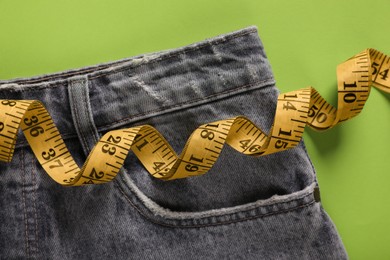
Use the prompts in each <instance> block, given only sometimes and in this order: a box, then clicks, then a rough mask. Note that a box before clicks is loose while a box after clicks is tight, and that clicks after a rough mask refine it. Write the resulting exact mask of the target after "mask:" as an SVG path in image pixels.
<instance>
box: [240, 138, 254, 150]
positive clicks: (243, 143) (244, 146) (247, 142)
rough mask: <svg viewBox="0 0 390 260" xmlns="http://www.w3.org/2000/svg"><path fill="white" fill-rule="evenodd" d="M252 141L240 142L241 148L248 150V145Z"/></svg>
mask: <svg viewBox="0 0 390 260" xmlns="http://www.w3.org/2000/svg"><path fill="white" fill-rule="evenodd" d="M251 141H252V140H251V139H245V140H241V141H240V144H242V145H241V146H240V147H241V148H242V149H246V148H247V147H248V144H249V143H250V142H251Z"/></svg>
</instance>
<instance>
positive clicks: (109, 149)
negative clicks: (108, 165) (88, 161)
mask: <svg viewBox="0 0 390 260" xmlns="http://www.w3.org/2000/svg"><path fill="white" fill-rule="evenodd" d="M102 152H103V153H108V154H109V155H114V154H115V152H116V147H114V146H110V145H109V144H105V145H103V146H102Z"/></svg>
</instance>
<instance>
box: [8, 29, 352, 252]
mask: <svg viewBox="0 0 390 260" xmlns="http://www.w3.org/2000/svg"><path fill="white" fill-rule="evenodd" d="M277 95H278V90H277V88H276V87H275V81H274V78H273V74H272V71H271V67H270V64H269V62H268V60H267V57H266V55H265V52H264V49H263V45H262V42H261V41H260V39H259V36H258V32H257V28H256V27H255V26H250V27H247V28H243V29H241V30H238V31H234V32H230V33H226V34H223V35H219V36H215V37H212V38H209V39H206V40H203V41H200V42H197V43H194V44H190V45H188V46H184V47H180V48H176V49H170V50H165V51H160V52H156V53H149V54H145V55H140V56H136V57H131V58H127V59H122V60H118V61H115V62H110V63H104V64H99V65H96V66H90V67H85V68H80V69H74V70H69V71H65V72H61V73H55V74H49V75H42V76H38V77H32V78H20V79H12V80H3V81H0V99H38V100H41V101H42V102H43V103H44V104H45V106H46V107H47V109H48V110H49V112H50V114H51V115H52V117H53V119H54V121H55V123H56V125H57V126H58V128H59V130H60V132H61V134H62V136H63V138H64V140H65V143H66V144H67V146H68V148H69V150H70V152H71V153H72V155H73V156H74V158H75V160H76V162H77V163H78V164H79V165H80V166H81V165H82V164H83V162H84V160H85V159H86V157H87V155H88V153H89V152H90V151H91V149H92V147H93V146H94V144H95V143H96V142H97V141H98V139H99V137H100V136H102V135H103V134H104V133H106V132H107V131H109V130H113V129H119V128H127V127H133V126H138V125H143V124H149V125H152V126H154V127H155V128H156V129H157V130H158V131H159V132H161V134H162V135H164V136H165V137H166V139H167V140H168V141H169V143H170V144H171V146H172V147H173V148H174V149H175V151H176V152H177V153H178V154H180V153H181V150H182V149H183V147H184V145H185V143H186V141H187V139H188V137H189V136H190V134H191V133H192V131H194V130H195V129H196V128H197V127H198V126H200V125H201V124H205V123H207V122H213V121H216V120H221V119H227V118H231V117H235V116H238V115H244V116H246V117H247V118H249V119H250V120H252V121H253V122H254V123H255V124H256V125H258V126H259V127H261V128H262V129H264V130H265V131H269V129H270V127H271V124H272V122H273V118H274V112H275V108H276V99H277ZM0 165H1V168H0V221H1V226H0V232H1V233H0V234H1V235H0V256H1V258H2V259H18V258H31V259H32V258H37V259H346V258H347V254H346V251H345V249H344V246H343V244H342V241H341V239H340V237H339V235H338V233H337V230H336V228H335V226H334V224H333V223H332V221H331V219H330V218H329V216H328V215H327V213H326V212H325V211H324V209H323V207H322V205H321V202H320V201H319V200H318V198H317V196H316V195H315V194H316V192H314V191H315V190H317V188H318V183H317V180H316V175H315V171H314V169H313V166H312V164H311V162H310V159H309V157H308V155H307V152H306V150H305V147H304V143H303V141H302V142H301V143H300V144H299V145H298V146H297V147H296V148H293V149H290V150H287V151H284V152H280V153H276V154H272V155H268V156H263V157H251V156H245V155H243V154H240V153H238V152H236V151H235V150H234V149H232V148H231V147H230V146H228V145H226V146H224V148H223V150H222V153H221V155H220V157H219V159H218V160H217V162H216V164H215V165H214V166H213V168H212V169H211V170H210V171H209V172H208V173H206V174H205V175H203V176H197V177H190V178H186V179H178V180H173V181H162V180H159V179H156V178H154V177H152V176H151V175H150V174H149V173H148V172H147V171H146V170H145V169H144V167H143V165H142V164H141V163H140V161H139V160H138V159H137V157H136V156H135V155H134V154H133V153H131V152H130V154H129V156H128V157H127V159H126V161H125V165H124V167H123V168H122V169H121V171H120V173H119V174H118V176H117V177H116V178H115V180H114V181H112V182H110V183H107V184H103V185H90V186H83V187H63V186H61V185H59V184H57V183H56V182H54V181H53V180H52V179H51V178H50V177H49V176H48V175H47V174H46V173H45V172H44V170H43V169H42V167H41V166H40V164H39V163H38V161H37V159H36V158H35V157H34V155H33V153H32V151H31V149H30V147H29V146H28V144H27V143H26V140H25V138H24V136H23V134H22V133H19V135H18V141H17V148H16V150H15V155H14V158H13V160H12V162H11V163H8V164H5V163H1V164H0Z"/></svg>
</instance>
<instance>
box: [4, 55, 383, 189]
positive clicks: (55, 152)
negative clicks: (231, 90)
mask: <svg viewBox="0 0 390 260" xmlns="http://www.w3.org/2000/svg"><path fill="white" fill-rule="evenodd" d="M389 69H390V57H389V56H386V55H384V54H383V53H381V52H379V51H377V50H374V49H366V50H364V51H363V52H361V53H359V54H357V55H355V56H353V57H352V58H350V59H349V60H347V61H345V62H344V63H342V64H340V65H339V66H338V67H337V79H338V80H337V84H338V108H337V109H336V108H334V107H333V106H332V105H330V104H329V103H327V102H326V101H325V100H324V99H323V98H322V97H321V95H320V94H319V93H318V92H317V91H316V90H315V89H314V88H312V87H307V88H303V89H299V90H296V91H291V92H288V93H284V94H280V95H279V97H278V101H277V107H276V114H275V119H274V123H273V125H272V127H271V130H270V134H268V135H267V134H266V133H265V132H263V131H262V130H261V129H260V128H258V127H257V126H256V125H255V124H254V123H253V122H251V121H250V120H249V119H248V118H245V117H244V116H237V117H234V118H229V119H224V120H219V121H215V122H211V123H207V124H204V125H201V126H199V127H198V128H197V129H196V130H195V131H194V132H193V133H192V134H191V136H190V137H189V138H188V140H187V143H186V145H185V147H184V149H183V152H182V154H181V155H180V156H178V155H177V154H176V153H175V151H174V150H173V149H172V147H171V146H170V145H169V143H168V142H167V141H166V139H165V138H164V137H163V136H162V135H161V134H160V133H159V132H158V131H157V130H156V129H155V128H153V127H152V126H150V125H142V126H137V127H131V128H127V129H120V130H113V131H110V132H108V133H106V134H105V135H104V136H103V137H102V138H101V139H100V140H99V142H98V143H97V144H96V145H95V147H94V148H93V150H92V151H91V153H90V154H89V156H88V158H87V160H86V162H85V163H84V165H83V167H82V168H81V169H80V168H79V166H78V165H77V164H76V162H75V161H74V159H73V157H72V155H71V154H70V152H69V151H68V149H67V147H66V145H65V143H64V141H63V139H62V137H61V134H60V132H59V131H58V129H57V127H56V126H55V124H54V122H53V120H52V118H51V116H50V114H49V113H48V112H47V110H46V109H45V107H44V106H43V104H42V103H41V102H39V101H37V100H0V160H1V161H4V162H10V161H11V159H12V155H13V153H14V149H15V143H16V136H17V132H18V129H19V127H20V128H21V129H22V131H23V133H24V135H25V136H26V139H27V141H28V143H29V144H30V146H31V149H32V150H33V152H34V154H35V156H36V157H37V159H38V161H39V162H40V164H41V165H42V167H43V168H44V169H45V171H46V172H47V173H48V174H49V175H50V177H51V178H53V179H54V180H55V181H56V182H58V183H60V184H62V185H67V186H80V185H85V184H100V183H105V182H109V181H111V180H112V179H114V178H115V176H116V174H117V173H118V172H119V170H120V168H121V167H122V165H123V163H124V161H125V159H126V156H127V155H128V153H129V151H130V150H132V151H133V153H134V154H135V155H136V156H137V157H138V159H139V160H140V161H141V163H142V164H143V165H144V167H145V168H146V170H147V171H148V172H149V173H150V174H151V175H152V176H153V177H155V178H159V179H162V180H173V179H178V178H186V177H189V176H197V175H201V174H205V173H206V172H207V171H209V170H210V169H211V167H212V166H213V165H214V163H215V162H216V160H217V159H218V156H219V154H220V153H221V150H222V148H223V146H224V144H225V143H227V144H228V145H230V146H231V147H233V148H234V149H235V150H237V151H239V152H240V153H243V154H246V155H250V156H262V155H267V154H271V153H275V152H280V151H284V150H286V149H290V148H293V147H295V146H296V145H298V143H299V142H300V140H301V138H302V135H303V132H304V129H305V126H306V125H309V126H310V127H312V128H313V129H315V130H318V131H321V130H326V129H329V128H331V127H333V126H335V125H336V124H338V123H340V122H343V121H346V120H348V119H350V118H352V117H354V116H356V115H358V114H359V113H360V112H361V110H362V109H363V107H364V104H365V102H366V100H367V99H368V96H369V93H370V89H371V86H374V87H376V88H378V89H380V90H383V91H385V92H387V93H390V73H389Z"/></svg>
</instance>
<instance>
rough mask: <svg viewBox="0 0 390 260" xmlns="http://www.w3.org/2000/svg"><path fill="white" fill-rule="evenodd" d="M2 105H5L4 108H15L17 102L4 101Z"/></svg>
mask: <svg viewBox="0 0 390 260" xmlns="http://www.w3.org/2000/svg"><path fill="white" fill-rule="evenodd" d="M1 104H2V105H4V106H10V107H13V106H15V105H16V102H15V101H13V100H3V101H1Z"/></svg>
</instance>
